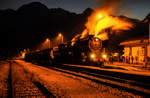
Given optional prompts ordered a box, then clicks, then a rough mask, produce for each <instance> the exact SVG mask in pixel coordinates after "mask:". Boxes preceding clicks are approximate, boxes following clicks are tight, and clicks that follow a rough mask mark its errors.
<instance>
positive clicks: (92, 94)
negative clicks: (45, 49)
mask: <svg viewBox="0 0 150 98" xmlns="http://www.w3.org/2000/svg"><path fill="white" fill-rule="evenodd" d="M43 66H44V67H43ZM43 66H39V65H35V64H31V63H29V62H25V61H22V60H10V61H1V62H0V97H3V98H20V97H28V98H30V97H38V98H45V97H50V98H55V97H73V98H81V97H82V98H83V97H85V98H87V97H88V98H143V97H150V89H149V87H150V85H149V82H148V81H149V79H150V78H149V76H148V75H147V76H145V75H139V74H136V75H135V74H132V73H133V72H134V71H132V72H130V74H127V72H126V71H122V72H119V71H118V70H117V69H116V70H114V69H113V71H112V70H110V69H105V68H99V67H93V66H83V65H78V66H77V65H71V64H56V65H43ZM133 77H134V78H133ZM141 79H142V80H141ZM143 79H144V80H143Z"/></svg>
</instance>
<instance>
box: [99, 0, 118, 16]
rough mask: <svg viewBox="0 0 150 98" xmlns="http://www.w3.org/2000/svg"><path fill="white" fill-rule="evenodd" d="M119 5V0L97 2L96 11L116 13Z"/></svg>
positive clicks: (100, 0)
mask: <svg viewBox="0 0 150 98" xmlns="http://www.w3.org/2000/svg"><path fill="white" fill-rule="evenodd" d="M119 5H120V0H99V1H98V3H97V9H98V10H104V11H107V12H109V13H111V14H112V13H114V12H116V10H117V8H118V6H119Z"/></svg>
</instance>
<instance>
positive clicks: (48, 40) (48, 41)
mask: <svg viewBox="0 0 150 98" xmlns="http://www.w3.org/2000/svg"><path fill="white" fill-rule="evenodd" d="M46 43H47V44H48V48H50V47H51V46H50V39H49V38H47V39H46Z"/></svg>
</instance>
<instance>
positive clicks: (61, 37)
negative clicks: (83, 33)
mask: <svg viewBox="0 0 150 98" xmlns="http://www.w3.org/2000/svg"><path fill="white" fill-rule="evenodd" d="M58 37H59V38H60V40H61V43H63V40H64V39H63V35H62V34H61V33H59V34H58Z"/></svg>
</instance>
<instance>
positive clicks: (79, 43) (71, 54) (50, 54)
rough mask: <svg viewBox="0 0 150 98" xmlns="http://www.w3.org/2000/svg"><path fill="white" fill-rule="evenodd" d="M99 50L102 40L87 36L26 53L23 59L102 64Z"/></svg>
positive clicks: (100, 49)
mask: <svg viewBox="0 0 150 98" xmlns="http://www.w3.org/2000/svg"><path fill="white" fill-rule="evenodd" d="M72 43H74V44H72ZM101 51H102V41H101V40H100V39H99V38H96V37H93V36H88V37H86V38H83V39H78V40H76V41H75V42H68V43H66V44H61V45H58V46H57V47H54V48H51V49H47V50H43V51H39V52H34V53H29V54H26V55H25V59H26V60H27V61H33V60H34V61H40V62H44V61H46V62H47V61H48V62H52V63H73V64H94V65H95V64H96V65H103V59H102V54H101V53H102V52H101Z"/></svg>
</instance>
